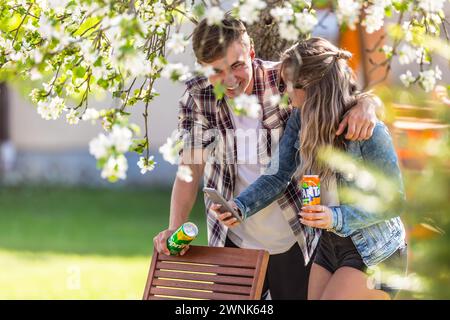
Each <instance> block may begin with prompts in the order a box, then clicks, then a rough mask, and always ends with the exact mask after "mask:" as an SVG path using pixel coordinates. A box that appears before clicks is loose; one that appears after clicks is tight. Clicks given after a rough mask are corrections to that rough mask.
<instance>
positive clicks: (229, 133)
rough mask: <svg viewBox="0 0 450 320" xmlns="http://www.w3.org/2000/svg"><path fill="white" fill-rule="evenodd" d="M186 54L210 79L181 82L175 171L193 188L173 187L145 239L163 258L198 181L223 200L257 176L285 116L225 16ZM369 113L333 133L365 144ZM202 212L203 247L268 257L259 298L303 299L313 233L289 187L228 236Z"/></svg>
mask: <svg viewBox="0 0 450 320" xmlns="http://www.w3.org/2000/svg"><path fill="white" fill-rule="evenodd" d="M193 49H194V52H195V55H196V58H197V61H198V62H199V63H200V64H201V65H202V66H204V67H209V68H212V69H213V70H214V74H213V75H210V76H209V77H208V78H206V77H196V78H193V79H191V80H189V81H188V82H187V83H186V87H187V88H186V92H185V94H184V96H183V98H182V99H181V101H180V113H179V130H180V131H183V132H184V133H185V134H184V137H183V139H184V147H183V150H182V152H181V161H180V165H188V166H189V167H190V168H191V170H192V178H193V181H192V182H190V183H186V182H184V181H182V180H180V179H178V178H176V180H175V183H174V186H173V190H172V199H171V206H170V222H169V227H168V229H167V230H164V231H162V232H160V233H159V234H158V235H157V236H156V237H155V238H154V239H153V242H154V246H155V248H156V249H157V250H158V252H162V253H165V254H169V252H168V250H167V246H166V240H167V238H168V237H169V236H170V235H171V234H172V233H173V232H174V231H175V230H176V229H177V228H178V227H179V226H180V225H181V224H183V223H184V222H186V221H187V220H188V217H189V214H190V211H191V209H192V206H193V204H194V202H195V199H196V196H197V192H198V188H199V185H200V180H201V179H202V177H203V179H204V186H205V187H209V188H214V189H216V190H217V191H218V192H219V193H220V194H221V195H222V196H223V197H224V198H225V199H227V200H229V199H231V198H233V196H236V195H238V194H239V193H240V191H242V190H244V189H245V188H246V187H247V186H248V185H250V184H251V183H252V182H253V181H254V180H256V178H258V176H259V175H260V174H261V173H262V172H264V170H263V169H265V168H266V164H267V163H268V159H270V157H271V156H272V153H274V152H275V150H276V146H277V145H278V140H279V138H280V137H281V135H282V131H283V129H284V127H285V125H286V122H287V119H288V118H289V115H290V111H291V110H290V109H289V108H281V107H279V106H278V104H277V99H275V98H274V97H276V96H278V95H279V94H280V90H282V88H280V86H279V83H280V81H279V79H278V69H277V68H278V64H277V63H275V62H269V61H262V60H259V59H256V58H255V51H254V49H253V45H252V43H251V40H250V38H249V36H248V34H247V31H246V29H245V26H244V24H243V23H242V22H241V21H239V20H237V19H234V18H232V17H230V16H227V17H225V18H224V20H223V21H222V24H221V25H212V26H209V25H208V24H207V22H206V19H205V20H202V21H201V22H200V23H199V24H198V25H197V27H196V28H195V30H194V34H193ZM214 84H221V85H223V86H224V87H225V96H224V98H223V99H220V100H219V99H216V97H215V95H214V89H213V85H214ZM242 94H245V95H255V96H256V97H257V98H258V100H259V104H260V105H261V110H260V112H259V117H258V118H257V119H254V118H252V117H247V116H238V115H236V114H235V113H234V112H233V111H232V109H231V107H230V101H229V99H230V98H232V99H234V98H236V97H238V96H240V95H242ZM377 106H378V105H377V103H376V102H375V101H374V100H364V101H360V102H359V103H358V105H356V106H355V107H354V108H353V109H352V110H351V112H350V113H349V114H348V116H347V117H346V118H345V119H344V120H343V122H342V123H341V125H340V128H339V131H338V133H342V132H343V131H344V129H345V128H347V134H346V138H347V139H350V140H357V139H367V138H369V137H370V136H371V135H372V130H373V128H374V125H375V122H376V115H375V109H376V108H377ZM248 130H254V131H257V130H259V132H263V134H259V138H258V139H257V141H256V142H254V143H250V144H249V143H247V142H246V141H247V140H246V139H243V138H242V135H236V133H238V131H239V132H242V131H248ZM250 140H251V139H250ZM199 159H201V161H198V160H199ZM270 169H272V170H276V168H270ZM205 205H206V217H207V225H208V243H209V245H210V246H234V247H241V248H252V249H265V250H268V251H269V253H270V259H269V266H268V270H267V275H266V280H265V284H264V290H263V292H266V294H267V293H268V292H270V296H271V298H272V299H306V298H307V292H308V291H307V284H308V278H309V270H310V261H311V258H312V256H313V254H314V250H315V248H316V245H317V242H318V240H319V234H318V232H315V231H307V230H311V229H306V228H304V227H303V225H302V224H300V222H299V219H298V216H297V214H298V212H300V211H301V210H300V208H301V198H300V192H299V190H298V188H297V184H296V183H291V184H290V185H289V186H288V188H287V190H286V192H285V193H284V194H283V196H282V197H281V198H279V199H278V200H277V201H276V202H274V203H272V204H271V205H270V206H268V207H267V208H265V209H264V212H260V213H259V214H257V215H254V219H249V220H247V221H246V222H245V223H241V224H240V225H239V226H238V227H235V228H233V229H232V230H231V229H230V230H228V229H227V228H226V227H225V226H224V225H223V224H222V223H221V222H220V221H219V220H218V219H217V217H216V215H215V214H214V213H213V212H212V211H211V205H212V203H211V201H209V200H208V199H207V198H205ZM186 250H187V248H186V249H185V250H184V251H183V252H182V253H181V254H184V253H185V252H186ZM264 296H265V295H263V297H264Z"/></svg>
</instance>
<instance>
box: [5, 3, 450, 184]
mask: <svg viewBox="0 0 450 320" xmlns="http://www.w3.org/2000/svg"><path fill="white" fill-rule="evenodd" d="M0 2H1V6H0V76H1V78H2V79H8V77H16V76H22V77H23V78H25V79H27V80H32V81H34V82H33V83H38V84H39V85H36V87H35V88H34V89H33V90H32V91H31V93H30V97H31V100H32V101H33V102H34V103H35V104H36V105H37V112H38V113H39V114H40V116H41V117H42V118H43V119H46V120H55V119H58V118H60V117H64V118H65V119H66V121H67V123H68V124H69V125H76V124H77V123H79V122H80V121H90V122H92V123H94V124H96V123H99V124H101V125H102V127H103V129H104V133H101V134H100V135H98V136H97V137H95V138H94V139H93V140H92V141H91V142H90V146H89V147H90V153H91V154H92V155H93V156H94V157H95V158H96V159H97V162H98V167H99V168H100V169H101V170H102V171H101V175H102V177H103V178H105V179H108V180H109V181H112V182H113V181H117V180H118V179H125V178H126V172H127V169H128V163H127V159H126V157H125V155H124V154H125V153H127V152H136V153H138V154H140V155H141V157H140V160H139V162H138V163H137V165H138V166H139V168H140V169H141V173H143V174H144V173H146V172H147V171H151V170H152V169H153V168H154V166H155V162H154V160H153V159H154V158H153V156H152V155H150V149H149V146H150V143H149V128H148V126H147V123H148V122H147V117H148V108H149V106H150V104H151V103H152V101H153V100H154V98H155V97H156V96H157V95H158V93H156V92H155V90H154V85H155V82H156V81H157V80H158V79H159V78H160V77H166V78H169V79H172V80H173V81H185V80H187V79H188V78H189V77H190V76H191V75H193V74H203V75H205V76H209V75H211V73H212V72H213V70H208V69H206V68H202V67H201V66H199V65H198V66H197V67H196V68H195V69H194V70H190V69H189V67H188V66H185V65H183V64H181V63H172V62H171V61H168V59H167V56H168V54H169V53H170V54H172V55H171V56H175V57H176V55H177V54H179V53H182V52H183V51H184V50H185V48H186V47H187V46H188V45H189V43H190V41H189V38H190V35H189V34H183V33H181V32H180V30H181V29H180V28H181V26H182V25H183V24H195V23H197V22H198V21H199V20H200V19H202V18H204V17H206V18H207V21H208V24H210V25H212V24H217V23H220V21H221V19H222V18H223V16H224V14H225V11H226V10H225V8H224V4H223V3H221V1H210V2H208V1H202V2H195V1H177V0H165V1H155V0H136V1H113V0H78V1H74V0H9V1H7V0H0ZM226 2H227V8H229V3H231V2H232V1H226ZM446 2H448V1H446V0H422V1H416V0H371V1H365V0H364V1H363V0H337V1H310V0H294V1H270V3H269V2H265V1H261V0H239V1H234V3H233V4H232V8H233V9H232V10H231V12H232V14H233V15H235V16H237V17H238V18H240V19H241V20H243V21H244V22H245V23H246V24H247V25H249V26H251V25H253V24H255V23H256V22H258V21H259V19H260V14H261V12H262V11H265V12H269V14H270V16H271V18H272V20H273V23H275V24H276V26H277V29H278V33H279V37H280V38H281V39H284V40H286V41H297V40H298V39H301V38H306V37H308V36H309V35H310V34H311V32H312V30H313V29H314V27H316V26H317V25H318V24H320V23H321V21H320V20H319V19H318V17H317V14H316V9H317V8H318V7H320V8H323V7H324V6H325V7H326V10H329V11H331V12H334V14H335V15H336V17H337V19H338V22H339V25H340V26H341V28H350V29H354V28H355V27H356V26H357V25H358V24H361V25H362V26H363V27H364V28H365V31H366V32H367V33H373V32H375V31H378V30H380V29H381V28H384V29H385V30H386V32H387V35H388V37H389V39H390V40H389V45H383V46H381V47H380V48H377V50H380V51H382V52H384V53H385V55H386V58H385V60H384V61H382V62H381V64H380V65H383V66H385V67H389V66H390V64H391V63H392V61H393V60H394V59H398V61H399V63H400V64H405V65H409V64H411V65H413V64H416V65H419V68H418V69H419V71H417V72H412V71H407V72H406V73H405V74H402V75H400V80H401V81H402V82H403V83H404V85H405V86H407V87H409V86H419V87H421V88H422V89H423V90H425V91H427V92H428V91H431V90H433V89H434V87H435V86H436V84H437V81H438V80H440V79H441V76H442V71H441V70H440V69H439V67H437V66H436V65H435V64H434V63H433V60H432V55H433V54H439V55H441V56H443V57H444V58H445V59H447V60H450V45H449V38H448V30H447V29H448V27H449V21H448V20H447V18H446V17H445V14H444V6H445V5H446ZM447 4H448V3H447ZM386 17H395V19H394V20H395V21H394V22H393V23H387V22H386ZM375 67H376V66H375ZM387 69H388V70H389V68H387ZM414 69H417V68H414ZM102 91H103V92H106V93H108V94H109V95H110V96H111V98H113V99H114V100H115V101H116V102H117V101H118V104H117V105H115V106H111V107H109V108H104V109H102V110H97V109H94V108H92V107H90V105H89V101H90V100H91V96H92V95H93V94H95V93H96V92H102ZM215 93H216V95H217V96H218V97H220V96H221V95H223V88H220V86H218V87H216V88H215ZM283 98H284V97H279V101H277V102H280V105H283V104H285V102H286V101H285V99H283ZM138 103H139V104H142V105H143V108H144V112H143V116H144V118H145V122H144V123H145V128H144V134H143V135H141V133H140V132H141V130H140V128H139V127H138V126H137V125H135V124H132V123H130V122H129V120H128V119H129V116H130V114H131V113H132V112H142V110H139V111H137V109H132V108H130V107H131V106H133V105H136V104H138ZM233 105H234V109H235V112H237V113H240V114H247V115H249V116H251V115H253V114H255V113H257V112H255V110H256V111H257V110H258V108H259V106H258V99H257V98H256V97H254V96H240V97H237V98H236V99H235V100H234V103H233ZM179 148H180V141H179V140H178V137H177V136H176V135H174V136H172V137H170V138H168V140H167V143H166V144H165V145H163V146H161V148H160V152H161V153H163V156H164V158H165V159H166V160H167V161H169V162H171V163H176V159H177V155H178V150H179ZM178 174H179V176H181V177H183V178H184V179H185V180H187V181H189V179H190V173H189V168H180V170H179V172H178Z"/></svg>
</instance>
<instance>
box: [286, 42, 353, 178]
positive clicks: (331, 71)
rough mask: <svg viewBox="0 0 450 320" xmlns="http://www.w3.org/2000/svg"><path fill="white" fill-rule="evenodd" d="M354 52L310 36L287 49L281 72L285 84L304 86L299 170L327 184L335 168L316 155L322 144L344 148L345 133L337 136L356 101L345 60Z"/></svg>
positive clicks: (295, 86) (323, 145) (350, 72)
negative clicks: (332, 168)
mask: <svg viewBox="0 0 450 320" xmlns="http://www.w3.org/2000/svg"><path fill="white" fill-rule="evenodd" d="M350 58H351V53H350V52H348V51H345V50H341V49H339V48H337V47H336V46H334V45H333V44H332V43H330V42H329V41H328V40H325V39H323V38H318V37H316V38H310V39H308V40H305V41H302V42H300V43H298V44H296V45H294V46H292V47H291V48H289V49H288V50H286V51H285V52H284V53H283V55H282V57H281V60H282V63H281V69H280V71H281V74H282V75H283V76H284V81H285V82H286V84H287V85H288V86H289V85H292V86H293V87H294V88H297V89H304V90H305V93H306V95H305V102H304V104H303V106H302V107H301V130H300V133H299V134H300V141H301V148H300V151H299V152H300V155H301V160H302V161H301V165H300V167H299V169H298V172H297V173H298V174H299V175H300V177H302V176H303V175H305V174H318V175H320V177H321V181H322V182H324V183H325V184H328V182H329V181H330V178H331V177H332V176H333V175H334V172H333V171H332V170H331V169H330V168H329V167H327V166H326V165H325V164H323V163H322V162H320V161H318V159H317V156H318V152H319V150H320V148H322V147H325V146H330V145H331V146H333V147H335V148H339V149H343V148H344V140H343V137H342V136H336V131H337V129H338V126H339V123H340V122H341V120H342V119H343V117H344V115H345V113H346V112H347V111H348V110H349V109H350V108H351V107H353V106H354V105H356V103H357V98H358V96H360V95H361V93H360V92H359V91H358V90H357V86H356V82H355V80H354V76H353V72H352V70H351V69H350V68H349V67H348V65H347V62H346V60H348V59H350Z"/></svg>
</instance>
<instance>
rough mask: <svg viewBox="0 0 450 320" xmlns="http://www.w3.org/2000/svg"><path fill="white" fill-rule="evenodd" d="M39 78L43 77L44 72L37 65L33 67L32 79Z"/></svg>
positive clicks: (31, 71)
mask: <svg viewBox="0 0 450 320" xmlns="http://www.w3.org/2000/svg"><path fill="white" fill-rule="evenodd" d="M39 79H42V74H41V73H40V72H39V70H38V69H37V68H36V67H34V68H31V70H30V80H31V81H34V80H39Z"/></svg>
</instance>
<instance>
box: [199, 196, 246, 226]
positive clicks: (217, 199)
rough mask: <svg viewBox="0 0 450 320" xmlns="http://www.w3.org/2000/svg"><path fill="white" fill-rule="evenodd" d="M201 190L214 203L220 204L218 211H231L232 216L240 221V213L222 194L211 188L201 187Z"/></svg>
mask: <svg viewBox="0 0 450 320" xmlns="http://www.w3.org/2000/svg"><path fill="white" fill-rule="evenodd" d="M203 192H204V193H205V195H206V196H207V197H208V198H209V199H210V200H211V201H212V202H213V203H215V204H220V205H221V207H220V212H231V214H232V215H233V217H234V218H236V219H238V221H240V222H242V218H241V216H240V214H239V213H238V212H237V211H236V210H235V209H234V208H233V207H231V206H230V204H229V203H228V201H227V200H225V198H224V197H222V195H221V194H220V193H219V192H218V191H217V190H216V189H213V188H203Z"/></svg>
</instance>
